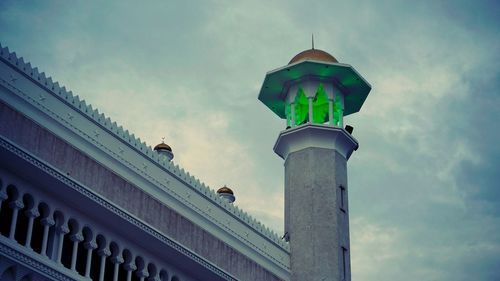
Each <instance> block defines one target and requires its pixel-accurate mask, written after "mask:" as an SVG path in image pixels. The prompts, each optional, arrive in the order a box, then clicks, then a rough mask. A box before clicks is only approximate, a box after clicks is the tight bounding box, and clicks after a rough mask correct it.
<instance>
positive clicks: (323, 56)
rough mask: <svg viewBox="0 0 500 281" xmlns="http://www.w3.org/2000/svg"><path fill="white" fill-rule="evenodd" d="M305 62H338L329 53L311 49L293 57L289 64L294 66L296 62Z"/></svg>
mask: <svg viewBox="0 0 500 281" xmlns="http://www.w3.org/2000/svg"><path fill="white" fill-rule="evenodd" d="M304 60H316V61H323V62H338V61H337V59H336V58H335V57H333V56H332V55H330V54H329V53H327V52H325V51H322V50H318V49H309V50H305V51H303V52H300V53H298V54H297V55H295V57H293V59H292V60H291V61H290V62H289V63H288V64H292V63H295V62H299V61H304Z"/></svg>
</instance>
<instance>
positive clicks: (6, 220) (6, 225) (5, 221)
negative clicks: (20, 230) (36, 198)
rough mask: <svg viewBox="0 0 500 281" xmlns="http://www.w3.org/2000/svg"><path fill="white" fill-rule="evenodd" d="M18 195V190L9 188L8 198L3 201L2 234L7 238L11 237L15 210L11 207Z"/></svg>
mask: <svg viewBox="0 0 500 281" xmlns="http://www.w3.org/2000/svg"><path fill="white" fill-rule="evenodd" d="M18 195H19V194H18V192H17V189H16V188H15V187H14V186H13V185H9V186H7V198H6V199H5V200H3V201H2V209H0V234H2V235H3V236H5V237H9V233H10V226H11V224H12V214H13V210H12V208H11V207H10V206H9V205H10V203H11V202H13V201H15V200H16V199H17V196H18Z"/></svg>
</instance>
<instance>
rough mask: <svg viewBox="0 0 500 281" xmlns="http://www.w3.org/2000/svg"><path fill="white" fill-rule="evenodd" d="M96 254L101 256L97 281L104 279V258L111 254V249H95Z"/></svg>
mask: <svg viewBox="0 0 500 281" xmlns="http://www.w3.org/2000/svg"><path fill="white" fill-rule="evenodd" d="M97 254H98V255H99V256H100V257H101V266H100V267H99V281H104V270H105V266H106V258H107V257H109V256H110V255H111V251H110V250H109V249H107V248H104V249H101V250H99V251H97Z"/></svg>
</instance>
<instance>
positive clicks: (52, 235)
mask: <svg viewBox="0 0 500 281" xmlns="http://www.w3.org/2000/svg"><path fill="white" fill-rule="evenodd" d="M53 219H54V222H55V223H54V225H52V226H51V227H50V228H49V238H48V240H47V256H48V257H49V258H51V259H52V260H55V259H56V258H57V251H58V250H59V249H58V247H59V239H60V238H61V236H60V235H59V234H58V233H57V229H58V228H60V227H62V226H63V224H64V215H63V213H62V212H61V211H55V212H54V215H53Z"/></svg>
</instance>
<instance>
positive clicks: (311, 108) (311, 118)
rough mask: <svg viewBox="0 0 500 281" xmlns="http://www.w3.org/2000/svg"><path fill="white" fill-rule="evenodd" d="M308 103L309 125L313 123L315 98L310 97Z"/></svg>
mask: <svg viewBox="0 0 500 281" xmlns="http://www.w3.org/2000/svg"><path fill="white" fill-rule="evenodd" d="M307 102H308V103H309V123H311V124H312V123H313V117H314V116H313V97H308V98H307Z"/></svg>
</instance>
